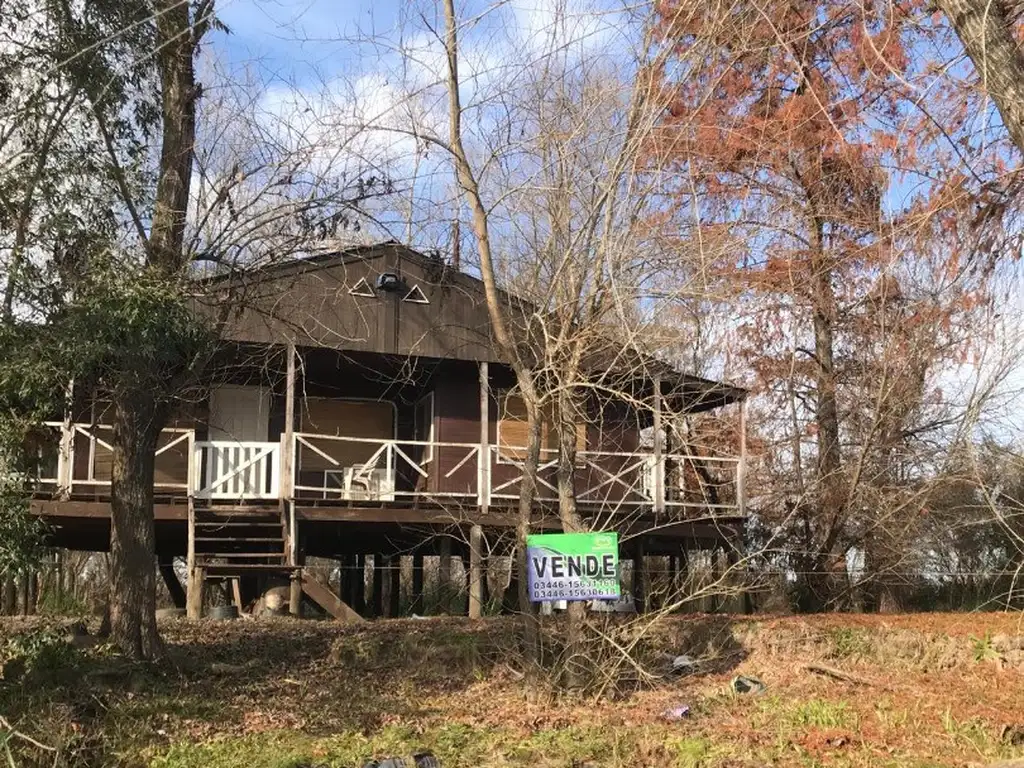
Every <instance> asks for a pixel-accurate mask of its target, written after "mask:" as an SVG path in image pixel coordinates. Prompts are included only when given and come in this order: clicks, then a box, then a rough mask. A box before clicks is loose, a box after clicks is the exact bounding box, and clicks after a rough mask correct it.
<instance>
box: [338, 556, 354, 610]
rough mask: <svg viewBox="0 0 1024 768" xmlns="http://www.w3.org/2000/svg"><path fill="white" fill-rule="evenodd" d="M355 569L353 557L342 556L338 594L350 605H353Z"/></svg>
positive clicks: (339, 560)
mask: <svg viewBox="0 0 1024 768" xmlns="http://www.w3.org/2000/svg"><path fill="white" fill-rule="evenodd" d="M355 567H356V566H355V557H354V556H353V555H342V556H341V557H339V558H338V594H339V595H340V596H341V599H342V600H344V601H345V602H346V603H348V604H349V605H351V604H352V571H353V570H355Z"/></svg>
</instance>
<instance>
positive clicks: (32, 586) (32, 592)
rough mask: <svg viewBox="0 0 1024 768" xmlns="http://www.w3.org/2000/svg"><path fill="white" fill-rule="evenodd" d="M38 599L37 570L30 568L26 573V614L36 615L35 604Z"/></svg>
mask: <svg viewBox="0 0 1024 768" xmlns="http://www.w3.org/2000/svg"><path fill="white" fill-rule="evenodd" d="M38 601H39V571H37V570H35V569H32V571H30V572H29V574H28V615H29V616H35V615H36V607H37V606H36V604H37V602H38Z"/></svg>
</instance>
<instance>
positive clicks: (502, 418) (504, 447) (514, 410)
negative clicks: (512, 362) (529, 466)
mask: <svg viewBox="0 0 1024 768" xmlns="http://www.w3.org/2000/svg"><path fill="white" fill-rule="evenodd" d="M498 402H499V404H500V411H499V414H498V459H499V460H503V461H510V462H511V461H523V460H524V459H525V458H526V447H527V443H528V442H529V435H528V430H527V425H526V403H525V402H523V398H522V397H520V396H519V395H518V394H516V393H514V392H502V393H499V396H498ZM540 447H541V454H540V461H541V464H545V463H547V462H549V461H553V460H554V459H555V458H556V457H557V456H558V430H557V429H556V428H555V418H554V411H553V409H550V408H549V409H545V413H544V414H542V416H541V425H540ZM586 449H587V425H586V423H585V422H581V423H579V424H577V425H576V450H577V451H585V450H586Z"/></svg>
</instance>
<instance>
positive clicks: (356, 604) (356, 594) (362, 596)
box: [351, 553, 366, 616]
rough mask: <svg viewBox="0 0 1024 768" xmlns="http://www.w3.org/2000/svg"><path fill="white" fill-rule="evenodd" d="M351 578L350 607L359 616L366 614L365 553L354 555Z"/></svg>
mask: <svg viewBox="0 0 1024 768" xmlns="http://www.w3.org/2000/svg"><path fill="white" fill-rule="evenodd" d="M353 577H354V578H353V579H352V590H353V591H352V603H351V605H352V608H353V610H355V612H356V613H358V614H359V615H360V616H365V615H366V555H364V554H362V553H360V554H358V555H356V562H355V572H354V573H353Z"/></svg>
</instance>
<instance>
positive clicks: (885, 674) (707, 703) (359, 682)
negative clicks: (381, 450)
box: [0, 614, 1024, 768]
mask: <svg viewBox="0 0 1024 768" xmlns="http://www.w3.org/2000/svg"><path fill="white" fill-rule="evenodd" d="M513 630H514V628H513V625H512V624H511V623H509V622H508V620H505V619H494V620H488V621H485V622H477V623H470V622H468V621H464V620H456V619H436V620H426V621H411V620H410V621H400V622H399V621H395V622H381V623H377V624H370V625H366V626H364V627H362V628H346V627H340V626H337V625H334V624H330V623H326V622H311V621H307V622H298V621H291V620H287V619H281V620H277V621H274V622H271V623H250V622H245V621H236V622H227V623H212V622H204V623H202V624H189V623H187V622H184V621H180V622H174V623H169V624H167V625H165V626H164V627H163V632H164V636H165V638H166V640H167V642H168V647H169V660H168V662H167V663H165V664H162V665H159V666H156V667H148V666H139V665H133V664H129V663H127V662H125V661H124V660H122V659H119V658H118V657H117V656H116V655H114V654H113V653H112V652H111V651H110V650H109V649H107V648H104V647H102V646H98V647H93V648H87V649H77V648H73V647H71V646H70V645H68V644H67V642H66V641H65V640H64V638H63V634H62V633H61V632H56V631H47V630H46V629H45V628H44V627H43V626H41V624H40V622H38V621H37V622H23V621H18V620H8V621H7V622H6V623H5V624H4V625H3V627H2V632H3V638H2V639H0V649H2V658H3V659H6V662H5V663H4V666H3V681H2V683H0V715H3V716H4V717H6V718H7V720H9V721H10V723H11V724H12V726H13V727H15V728H16V729H17V730H19V731H21V732H22V733H24V734H26V735H28V736H31V737H33V738H35V739H36V740H38V741H39V742H41V743H44V744H46V745H48V746H57V747H59V748H60V754H59V756H58V757H57V765H65V766H101V765H122V766H137V765H153V766H161V767H162V768H191V767H193V766H194V767H195V768H199V766H203V767H204V768H207V767H209V768H219V767H224V768H226V767H228V766H245V767H246V768H272V767H273V768H279V767H280V768H284V767H286V766H291V767H296V766H320V765H324V766H360V765H362V763H363V762H364V761H366V760H367V759H369V758H371V757H374V756H377V757H380V756H384V755H388V754H401V753H408V752H411V751H413V750H416V749H420V748H429V749H432V750H433V751H434V752H435V754H436V755H437V756H438V757H439V758H440V759H441V761H442V764H443V765H444V766H446V768H455V767H457V766H466V767H468V766H559V767H562V766H564V767H565V768H569V767H570V766H573V767H576V768H582V767H583V766H631V767H632V766H678V767H681V768H684V767H687V766H691V767H697V766H764V765H773V766H819V765H821V766H824V765H829V766H900V768H908V767H912V766H917V767H918V768H924V766H969V765H984V764H986V763H988V762H989V761H992V760H995V759H998V758H1008V757H1016V756H1024V686H1022V684H1024V650H1022V648H1024V619H1022V618H1021V617H1018V616H1013V615H1007V614H967V615H914V616H876V617H860V616H815V617H792V618H778V619H767V620H765V619H761V620H746V619H736V620H730V619H728V618H727V617H692V616H682V617H678V618H675V619H672V620H671V622H670V623H669V624H668V625H667V626H665V627H663V628H662V629H661V630H660V631H659V633H658V635H657V643H658V644H660V645H661V646H662V647H663V649H664V650H665V651H668V652H672V653H691V654H693V655H700V656H703V657H713V659H714V663H713V664H712V665H711V668H712V669H713V670H714V671H713V672H711V673H708V674H705V675H697V676H693V677H689V678H685V679H682V680H664V681H662V682H659V683H658V684H656V685H652V686H649V687H647V688H646V689H644V690H640V691H637V692H633V693H631V694H630V695H628V696H624V697H620V698H618V699H617V700H614V701H609V700H602V701H595V700H592V699H585V698H579V697H577V698H568V697H560V698H554V697H552V696H551V695H549V694H547V693H545V692H544V691H538V690H536V689H528V688H527V687H526V686H525V685H524V683H523V681H522V679H521V675H520V673H519V672H518V671H517V665H516V664H515V661H514V658H513V657H512V656H510V653H511V651H510V648H509V642H510V638H511V637H512V636H513V635H514V631H513ZM809 663H818V664H821V665H824V666H826V667H828V668H829V669H833V670H837V671H839V672H840V673H842V675H843V676H845V677H846V678H847V679H837V678H836V677H830V676H828V675H827V674H821V673H816V672H813V671H809V670H808V669H807V668H806V665H807V664H809ZM738 674H746V675H753V676H756V677H758V678H760V679H761V680H762V681H763V682H764V683H765V684H766V685H767V690H766V691H765V692H764V693H763V694H760V695H751V694H746V695H738V694H735V693H733V692H732V687H731V685H730V683H731V680H732V678H733V677H734V676H735V675H738ZM681 705H687V706H689V707H690V714H689V716H687V717H686V718H685V719H683V720H680V721H669V720H667V719H666V718H665V717H664V716H663V713H664V712H665V711H666V710H668V709H671V708H673V707H678V706H681ZM9 743H10V744H11V746H12V747H13V748H14V755H15V759H16V761H17V762H16V763H15V765H19V766H21V765H35V764H38V765H54V760H55V756H54V754H53V753H50V752H45V751H43V750H40V749H39V748H37V747H35V746H32V745H29V744H27V743H24V742H21V741H20V740H18V739H12V740H10V741H9ZM0 754H2V753H0ZM0 762H2V761H0Z"/></svg>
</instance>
